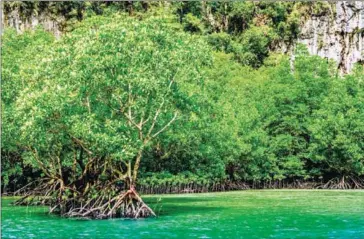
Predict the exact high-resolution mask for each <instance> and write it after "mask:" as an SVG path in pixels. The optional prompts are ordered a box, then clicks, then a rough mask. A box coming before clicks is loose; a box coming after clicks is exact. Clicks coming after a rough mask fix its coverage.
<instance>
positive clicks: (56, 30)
mask: <svg viewBox="0 0 364 239" xmlns="http://www.w3.org/2000/svg"><path fill="white" fill-rule="evenodd" d="M1 15H2V19H1V20H2V21H1V22H2V29H4V26H5V27H12V28H15V29H16V30H17V31H18V32H23V31H24V30H27V29H35V28H36V27H37V26H38V25H41V26H42V27H43V28H44V29H45V30H47V31H50V32H52V33H53V34H54V35H55V36H56V37H57V38H59V37H60V36H61V33H62V31H61V24H62V22H63V21H64V18H63V17H62V16H60V17H57V18H58V19H57V20H56V19H54V18H52V17H51V16H49V15H48V14H46V13H39V14H36V13H32V14H31V15H29V16H26V17H24V16H21V14H20V12H19V11H18V10H17V9H14V10H12V11H11V12H7V13H6V14H4V13H3V12H2V14H1Z"/></svg>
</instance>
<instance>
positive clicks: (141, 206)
mask: <svg viewBox="0 0 364 239" xmlns="http://www.w3.org/2000/svg"><path fill="white" fill-rule="evenodd" d="M67 206H68V207H70V208H69V209H68V210H67V211H68V212H66V213H64V214H63V216H66V217H83V218H95V219H105V218H112V217H127V218H141V217H149V216H156V215H155V213H154V212H153V210H152V209H151V208H150V207H148V206H147V205H146V204H145V203H144V202H143V200H142V199H141V197H140V196H139V195H138V193H137V192H136V191H135V190H134V189H133V188H131V189H130V190H128V191H126V192H125V193H123V194H121V195H118V196H115V197H113V198H111V199H110V200H109V199H108V198H105V197H102V196H100V197H97V198H92V199H89V200H88V201H87V202H85V204H81V205H78V204H73V203H72V202H69V203H68V205H67ZM54 209H56V208H54Z"/></svg>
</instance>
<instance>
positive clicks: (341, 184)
mask: <svg viewBox="0 0 364 239" xmlns="http://www.w3.org/2000/svg"><path fill="white" fill-rule="evenodd" d="M317 188H322V189H363V188H364V180H363V179H361V178H358V177H352V176H342V177H341V178H333V179H331V180H329V181H328V182H327V183H325V184H323V185H321V186H318V187H317Z"/></svg>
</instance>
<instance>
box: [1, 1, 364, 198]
mask: <svg viewBox="0 0 364 239" xmlns="http://www.w3.org/2000/svg"><path fill="white" fill-rule="evenodd" d="M14 8H17V9H20V13H21V15H22V16H25V17H26V16H27V14H28V15H30V14H33V13H34V12H38V13H39V12H40V13H41V12H47V13H49V14H50V15H51V16H54V18H57V17H59V16H61V17H62V20H61V22H62V24H61V26H62V29H61V30H62V36H61V37H60V38H59V39H57V38H56V37H55V36H54V34H52V33H50V32H47V31H44V30H42V29H37V30H29V31H25V32H24V33H22V34H19V33H17V32H16V30H15V29H11V28H6V29H5V31H4V33H3V36H2V45H1V48H2V49H1V50H2V56H1V57H2V140H1V143H2V145H1V157H2V164H1V169H2V175H1V177H2V185H1V186H2V192H5V193H6V192H14V191H16V190H18V189H20V188H21V187H23V186H25V185H27V184H28V183H30V182H33V181H34V180H36V179H39V178H41V177H43V176H45V175H44V171H47V170H48V171H49V173H50V174H51V173H52V172H53V171H52V170H58V168H57V167H55V165H54V164H53V163H54V162H56V160H55V159H54V158H53V157H52V156H51V154H52V153H54V155H58V156H59V158H62V160H61V162H59V164H60V167H59V168H61V172H60V174H61V175H63V176H64V177H71V175H72V172H74V171H73V170H75V171H77V169H76V168H75V167H78V166H75V164H74V163H73V162H74V161H73V159H74V158H75V157H76V156H74V154H76V153H77V157H79V154H82V153H81V152H83V153H85V152H87V151H90V152H91V151H92V152H94V153H96V154H98V155H100V157H106V158H107V157H111V158H128V157H130V161H133V162H135V161H136V160H137V157H136V158H135V157H133V155H135V153H136V152H137V151H138V149H140V148H141V147H142V148H143V150H144V153H143V156H142V160H141V164H140V170H139V174H138V177H139V179H138V181H137V187H138V189H139V191H141V192H143V193H174V192H201V191H219V190H233V189H244V188H282V187H296V188H311V187H318V188H343V189H346V188H363V186H364V183H363V175H364V120H363V119H364V81H363V80H364V74H363V73H364V71H363V67H362V66H361V65H360V64H358V65H357V66H356V67H355V69H354V70H353V71H352V72H351V73H350V74H346V75H342V74H340V72H339V70H338V66H337V63H335V62H331V61H329V60H327V59H322V58H320V57H318V56H311V55H309V54H308V51H307V49H306V48H305V47H304V46H302V45H300V44H296V42H295V39H296V38H297V34H298V33H299V30H300V29H299V22H300V19H301V17H302V13H306V14H308V15H309V14H317V15H320V14H323V13H324V12H326V11H331V8H330V5H328V4H325V3H292V2H283V3H263V2H260V3H256V2H240V3H238V2H234V3H223V2H220V3H214V2H210V3H206V2H176V3H169V4H168V3H158V2H154V3H147V2H135V3H131V2H120V3H112V2H106V3H101V2H94V3H90V2H62V3H60V2H54V3H52V2H36V3H33V2H22V3H18V2H9V3H6V4H5V6H4V11H5V12H6V11H7V12H11V11H12V10H13V9H14ZM52 14H53V15H52ZM99 29H103V30H104V34H101V33H100V35H98V33H97V32H98V31H99ZM123 31H125V32H127V33H129V32H131V33H132V34H133V38H132V40H133V41H131V42H127V43H125V44H126V45H122V46H120V45H118V39H121V38H122V37H123V36H124V35H123V34H124V33H123ZM100 32H102V31H101V30H100ZM134 35H135V36H134ZM138 35H139V36H140V37H139V38H138ZM142 37H144V38H143V39H150V41H149V40H148V41H147V40H143V39H142ZM283 43H284V44H285V45H286V46H288V48H289V49H291V50H290V51H288V53H289V54H282V53H278V52H276V51H275V49H276V48H277V47H278V46H279V45H281V44H283ZM108 44H109V45H108ZM184 49H185V50H184ZM118 52H122V53H123V54H124V56H127V57H125V58H120V59H123V60H120V59H119V58H118V54H117V53H118ZM144 53H145V54H144ZM149 53H150V55H149ZM83 56H84V59H83ZM156 59H158V62H160V64H161V66H156V65H154V63H153V62H156ZM163 59H168V60H165V61H163ZM167 61H168V62H167ZM120 62H121V63H120ZM118 64H119V65H118ZM120 64H121V65H120ZM123 64H124V65H123ZM128 64H130V65H128ZM145 66H148V67H150V69H155V72H156V74H157V76H158V77H157V78H158V79H164V78H170V77H171V76H172V75H173V74H176V75H178V77H179V79H180V81H178V82H177V83H176V85H175V88H173V87H174V86H173V87H172V88H173V93H171V94H170V93H169V91H166V90H165V89H164V88H163V87H164V86H165V85H163V84H164V83H163V82H162V81H158V79H157V80H153V79H152V78H150V77H151V76H150V75H148V74H147V73H145V72H147V70H145V68H146V67H145ZM108 67H109V68H108ZM113 67H116V68H115V69H118V70H120V72H119V73H118V74H121V75H123V74H125V75H126V76H128V77H126V78H125V79H127V80H128V81H130V82H131V83H132V84H135V85H136V87H137V92H136V93H135V94H136V95H138V96H140V97H139V98H138V99H136V98H135V99H136V100H135V102H134V103H135V108H134V109H135V110H136V111H138V112H143V113H140V114H143V116H140V115H139V117H141V118H142V119H143V117H144V114H149V113H150V112H154V111H153V110H157V111H158V108H156V107H157V106H156V105H155V104H157V103H156V102H154V101H149V100H148V97H149V95H153V97H157V96H158V97H164V96H166V97H165V101H164V100H163V107H164V108H163V110H164V111H163V114H161V115H163V116H161V117H160V118H159V119H160V121H159V122H160V125H159V126H160V128H161V129H163V125H164V126H168V129H166V130H165V131H163V132H161V133H160V134H159V133H158V131H155V132H156V133H158V135H155V134H156V133H155V134H154V135H155V136H158V137H155V138H154V137H151V138H153V140H150V141H148V142H147V143H145V144H144V141H143V140H141V138H140V137H139V136H140V135H139V136H138V134H137V132H138V130H136V128H135V127H132V125H131V123H132V121H131V120H130V118H129V121H125V122H124V121H118V120H114V119H115V118H114V117H115V115H113V113H112V112H113V111H112V110H109V109H107V108H106V107H105V105H107V104H110V105H111V106H115V105H117V104H119V103H120V102H119V101H118V100H117V99H114V98H112V97H111V96H110V95H112V93H110V92H114V89H115V88H113V84H114V81H112V80H110V79H113V77H114V75H113V74H114V73H113V71H112V70H110V69H114V68H113ZM159 67H164V68H159ZM180 68H181V69H183V72H178V69H180ZM122 69H124V70H125V72H129V71H130V72H131V73H130V72H129V73H125V72H124V71H123V70H122ZM110 72H111V73H110ZM101 73H102V74H101ZM154 77H156V75H154ZM54 79H57V80H54ZM85 79H86V80H85ZM122 79H124V78H122ZM123 87H124V86H123ZM125 87H127V85H125ZM161 89H162V90H161ZM109 93H110V94H109ZM114 93H115V92H114ZM115 94H120V95H121V98H120V99H121V101H123V100H124V98H122V97H123V96H122V93H121V92H116V93H115ZM154 94H155V95H154ZM147 96H148V97H147ZM167 96H168V97H167ZM110 97H111V98H110ZM125 97H126V98H125V99H127V95H126V96H125ZM73 99H77V100H79V101H80V102H81V104H80V105H76V104H73V103H72V102H73V101H72V100H73ZM158 99H160V98H158ZM75 102H76V101H75ZM153 102H154V103H153ZM164 102H166V103H164ZM158 104H159V102H158ZM161 104H162V103H161ZM91 109H92V113H91ZM141 109H145V110H144V111H143V110H141ZM159 109H161V107H160V108H159ZM174 112H176V113H175V114H174ZM110 115H111V116H110ZM174 115H176V118H174ZM151 118H153V117H151ZM127 119H128V118H127ZM145 119H147V117H145ZM171 119H174V120H173V123H172V122H171V124H169V122H170V120H171ZM142 123H143V120H142V121H141V123H140V125H143V124H142ZM145 124H146V125H148V124H151V125H150V127H152V126H153V127H154V124H152V121H149V122H148V123H145ZM135 125H136V124H135ZM135 125H134V126H135ZM65 126H70V127H69V128H65ZM115 128H117V130H115ZM145 132H146V133H149V134H150V133H151V132H152V131H151V132H149V131H148V130H146V131H145ZM154 135H152V136H154ZM75 145H76V146H77V147H76V146H75ZM141 145H142V146H141ZM35 148H36V149H38V150H39V152H38V151H37V152H36V153H35V151H34V149H35ZM75 149H77V150H79V151H77V150H75ZM56 152H57V153H56ZM37 157H39V158H40V159H37ZM80 157H81V158H82V156H80ZM53 160H55V161H53ZM39 162H41V163H39ZM80 165H82V163H81V164H80ZM80 167H81V169H82V166H80ZM44 168H46V170H44ZM81 169H80V170H81Z"/></svg>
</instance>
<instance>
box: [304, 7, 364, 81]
mask: <svg viewBox="0 0 364 239" xmlns="http://www.w3.org/2000/svg"><path fill="white" fill-rule="evenodd" d="M333 10H334V11H333V12H332V13H330V14H326V15H323V16H312V17H311V18H310V19H308V20H306V21H305V22H304V23H303V25H302V26H301V31H300V34H299V37H298V42H299V43H303V44H304V45H306V46H307V48H308V51H309V52H310V54H315V55H319V56H321V57H324V58H328V59H333V60H335V61H336V62H337V63H338V68H339V69H340V71H341V72H342V73H343V74H345V73H348V72H350V71H351V70H352V69H353V67H354V64H355V63H357V62H363V61H364V40H363V36H364V2H359V1H356V2H343V1H342V2H337V3H335V4H334V7H333Z"/></svg>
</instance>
